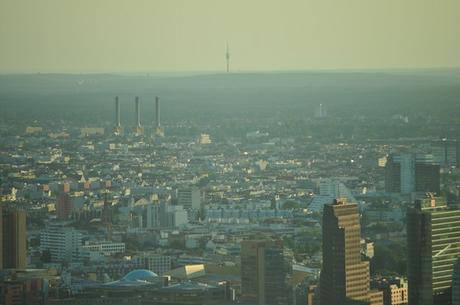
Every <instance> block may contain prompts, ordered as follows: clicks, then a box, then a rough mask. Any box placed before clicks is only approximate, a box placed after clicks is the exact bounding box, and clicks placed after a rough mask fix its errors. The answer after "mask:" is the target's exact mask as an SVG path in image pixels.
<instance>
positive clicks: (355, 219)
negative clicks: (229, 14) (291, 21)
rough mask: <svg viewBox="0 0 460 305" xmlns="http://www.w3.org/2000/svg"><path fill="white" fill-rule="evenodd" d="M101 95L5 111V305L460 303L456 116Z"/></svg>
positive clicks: (1, 300)
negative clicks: (92, 102)
mask: <svg viewBox="0 0 460 305" xmlns="http://www.w3.org/2000/svg"><path fill="white" fill-rule="evenodd" d="M331 75H332V76H331V77H334V76H333V75H334V74H331ZM320 76H321V75H320ZM58 77H59V76H52V75H51V76H46V75H36V76H33V77H32V76H25V78H26V79H25V80H23V84H25V85H24V86H26V87H27V86H29V85H30V84H29V85H28V82H30V81H31V79H32V80H33V81H40V79H44V81H43V82H45V83H47V82H51V81H50V80H49V78H51V79H54V78H58ZM60 77H62V78H64V79H66V78H69V77H68V76H60ZM81 77H82V79H84V78H85V77H86V78H87V79H89V80H90V79H92V78H94V76H81ZM238 77H246V76H245V75H244V74H243V75H237V74H234V78H238ZM251 77H256V76H251ZM264 77H266V76H264V75H261V76H260V78H262V79H263V78H264ZM278 77H280V78H281V79H282V78H284V77H285V76H283V75H278ZM295 77H298V76H294V78H295ZM358 77H361V76H358ZM17 78H20V76H11V77H9V76H3V84H4V85H3V86H5V88H6V89H7V90H6V92H7V93H8V92H9V94H10V95H11V96H13V95H12V93H11V90H10V89H8V88H10V87H11V86H9V87H6V86H7V85H5V84H11V83H12V82H14V81H17ZM187 78H188V77H187ZM197 78H202V76H197ZM212 78H213V79H219V78H223V79H224V81H225V80H226V78H227V80H228V76H227V75H225V74H219V75H215V76H213V77H212ZM11 79H12V80H11ZM102 79H103V77H102ZM128 79H129V77H128ZM147 79H148V77H147ZM191 79H194V77H191ZM143 81H145V80H143ZM169 81H171V82H173V83H174V82H181V81H183V79H182V77H176V78H175V77H172V78H170V79H169ZM187 81H190V80H187ZM72 82H73V80H72ZM152 82H153V83H154V82H155V80H152ZM30 86H31V85H30ZM40 86H43V85H40ZM43 88H45V87H43ZM8 90H10V91H8ZM35 90H38V89H35ZM43 90H44V89H43ZM86 90H88V89H86ZM142 90H143V89H142V88H141V89H140V91H141V92H143V91H142ZM113 91H114V92H120V91H119V90H113ZM160 91H161V90H160ZM37 92H38V91H37ZM31 93H33V92H31ZM152 93H154V92H152ZM67 94H68V95H69V96H70V95H72V94H74V93H67ZM192 94H193V93H192ZM282 94H284V93H280V95H282ZM327 94H328V93H325V95H327ZM11 96H10V98H9V99H14V98H12V97H11ZM50 96H52V95H51V93H50ZM30 98H31V99H33V97H30ZM41 98H43V97H41ZM84 98H86V97H84ZM215 98H218V96H216V97H215ZM28 99H29V98H28ZM307 99H308V97H307ZM5 100H8V99H7V98H5ZM102 100H103V101H102V102H98V103H99V104H97V106H94V107H93V111H90V110H89V109H86V110H82V111H86V112H87V115H86V116H82V115H81V114H78V116H79V117H81V120H79V119H77V118H70V117H69V116H68V115H69V114H71V113H72V111H73V110H72V109H71V110H69V111H71V112H70V113H66V111H65V110H63V111H62V112H60V113H62V116H61V117H60V116H59V113H49V112H48V110H51V109H53V107H55V106H53V104H52V103H51V104H50V105H48V104H46V103H43V104H41V105H42V106H40V107H41V108H37V106H35V108H34V109H35V111H28V110H27V109H16V110H15V109H12V108H8V110H7V112H8V114H6V112H4V116H3V117H2V121H1V126H0V134H1V137H0V147H1V151H0V168H1V171H0V172H1V176H0V190H1V194H0V196H1V197H0V201H1V206H0V207H1V210H0V211H1V215H2V216H1V217H0V220H1V221H2V225H1V226H0V229H1V230H2V231H3V232H2V234H0V236H1V237H2V242H1V249H2V251H1V256H0V257H1V261H0V262H1V265H0V269H2V271H1V273H0V275H1V277H2V279H1V283H0V304H5V305H10V304H37V305H38V304H40V305H41V304H51V305H52V304H66V305H70V304H76V305H77V304H152V305H162V304H177V305H180V304H196V305H199V304H203V305H204V304H247V305H251V304H277V305H282V304H295V305H312V304H322V305H346V304H370V305H377V304H382V305H403V304H411V305H425V304H427V305H428V304H435V305H444V304H446V305H447V304H452V305H457V304H459V302H460V296H459V292H460V260H459V259H460V208H459V207H458V203H459V200H460V199H459V191H460V175H459V171H458V165H459V164H460V142H458V141H457V138H456V137H455V135H458V134H459V131H460V127H459V126H460V125H459V124H458V122H457V123H455V122H453V123H452V122H451V123H449V125H448V126H449V128H446V125H445V124H442V123H440V122H441V119H440V118H439V117H436V114H435V112H433V113H430V114H427V113H424V112H423V110H422V111H413V112H412V113H402V112H401V113H400V112H398V107H396V106H394V107H393V108H392V110H391V111H394V113H393V114H392V115H386V114H383V115H381V116H380V117H378V116H376V115H375V114H372V113H371V114H366V113H365V112H363V111H361V110H360V109H359V107H361V106H360V104H359V103H358V106H357V108H356V109H355V113H352V114H351V115H350V114H348V113H343V112H342V113H340V112H338V111H337V108H336V105H335V104H333V103H324V104H323V103H318V102H316V100H313V101H311V102H310V111H308V112H305V114H303V116H304V118H303V119H302V120H297V119H295V115H298V114H292V113H291V114H287V115H284V114H283V110H279V112H278V113H272V114H269V113H268V112H265V109H267V108H266V107H268V106H266V105H263V106H260V108H259V109H260V111H258V110H257V109H254V112H252V113H251V112H249V111H248V113H247V114H235V112H234V111H233V112H232V111H229V112H228V113H227V114H226V115H224V116H220V115H219V114H215V113H213V114H211V113H209V114H207V112H206V111H208V110H207V109H209V108H208V107H209V105H205V106H203V105H197V107H196V108H195V109H187V107H185V108H184V107H183V108H176V109H175V110H171V107H170V105H169V106H168V94H167V93H165V94H163V95H161V96H160V95H158V96H155V95H153V94H148V95H147V94H145V92H144V93H143V95H139V96H136V95H133V96H127V95H126V94H124V93H123V94H122V95H120V96H116V95H109V94H107V95H106V96H104V98H103V99H102ZM457 100H458V99H457ZM454 105H456V104H454ZM238 107H242V106H241V105H240V106H238ZM337 107H339V106H337ZM440 107H446V106H440ZM190 108H193V106H192V107H190ZM288 108H289V107H288ZM98 109H101V110H98ZM178 109H179V110H178ZM293 109H294V110H295V109H296V108H295V107H294V108H293ZM99 111H100V112H99ZM173 111H174V112H175V116H174V115H173V113H172V112H173ZM178 111H181V112H182V113H178ZM193 111H195V112H202V115H203V116H204V117H206V116H209V119H208V120H206V121H204V120H201V118H200V117H195V118H194V119H190V118H189V119H185V118H187V116H188V114H189V113H190V112H193ZM241 111H243V112H244V111H245V110H244V108H243V110H241ZM268 111H270V107H268ZM277 111H278V110H277ZM288 111H290V110H289V109H288V110H286V112H288ZM258 112H259V114H257V113H258ZM457 112H458V110H457ZM34 116H35V118H34ZM46 116H48V118H47V119H46ZM65 116H66V117H65ZM179 116H182V118H181V119H178V118H177V117H179ZM21 117H22V119H20V118H21ZM93 117H101V118H103V119H100V120H93V119H92V118H93ZM249 117H252V118H253V119H252V120H251V119H248V118H249ZM275 117H277V119H275ZM105 118H107V119H105ZM163 118H166V119H163ZM447 120H448V119H447ZM50 122H52V123H50ZM229 122H230V123H229ZM270 122H273V124H272V123H270ZM433 122H439V124H438V123H433ZM385 126H386V127H385ZM382 128H384V129H385V130H382ZM392 130H404V131H401V132H400V133H399V134H401V136H398V132H397V131H392ZM395 134H396V135H395Z"/></svg>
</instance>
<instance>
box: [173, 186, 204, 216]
mask: <svg viewBox="0 0 460 305" xmlns="http://www.w3.org/2000/svg"><path fill="white" fill-rule="evenodd" d="M176 192H177V204H178V205H181V206H183V207H184V208H185V209H194V210H199V209H201V190H200V189H199V188H198V187H196V186H191V187H188V188H180V189H177V191H176Z"/></svg>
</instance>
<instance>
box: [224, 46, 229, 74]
mask: <svg viewBox="0 0 460 305" xmlns="http://www.w3.org/2000/svg"><path fill="white" fill-rule="evenodd" d="M225 59H226V60H227V73H228V72H230V49H229V48H228V42H227V49H226V52H225Z"/></svg>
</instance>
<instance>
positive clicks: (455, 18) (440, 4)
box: [0, 0, 460, 74]
mask: <svg viewBox="0 0 460 305" xmlns="http://www.w3.org/2000/svg"><path fill="white" fill-rule="evenodd" d="M459 28H460V1H457V0H444V1H436V0H405V1H398V0H387V1H372V0H371V1H369V0H350V1H341V0H326V1H317V0H286V1H275V0H264V1H262V0H252V1H242V0H235V1H223V0H194V1H180V0H154V1H149V0H133V1H123V0H97V1H90V0H79V1H67V0H63V1H56V0H42V1H30V0H20V1H18V0H2V1H1V2H0V45H1V46H2V48H1V49H0V73H3V74H5V73H38V72H40V73H120V72H123V73H126V72H128V73H148V72H149V71H151V72H150V73H157V72H193V71H195V72H196V71H215V72H219V71H222V72H223V71H225V69H226V59H225V52H226V43H227V42H228V43H229V48H230V54H231V55H230V71H232V72H246V71H260V72H261V71H297V70H299V71H304V70H331V69H332V70H335V69H339V70H341V69H411V68H414V69H418V68H450V67H460V55H459V54H460V39H459V38H458V37H459V36H458V29H459Z"/></svg>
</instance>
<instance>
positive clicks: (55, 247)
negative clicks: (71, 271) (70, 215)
mask: <svg viewBox="0 0 460 305" xmlns="http://www.w3.org/2000/svg"><path fill="white" fill-rule="evenodd" d="M81 246H82V234H81V233H80V231H78V230H76V229H75V228H73V227H69V226H67V225H66V223H65V222H63V223H61V222H57V223H50V224H49V225H48V227H47V228H46V229H45V230H43V231H42V232H41V234H40V250H41V251H42V252H44V251H49V253H50V255H51V260H52V261H53V262H63V261H65V262H72V261H73V260H76V259H78V258H79V252H80V251H81Z"/></svg>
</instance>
